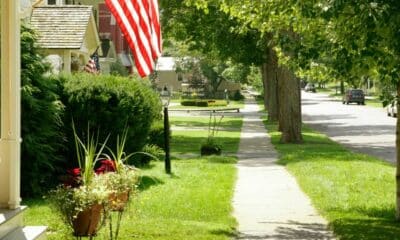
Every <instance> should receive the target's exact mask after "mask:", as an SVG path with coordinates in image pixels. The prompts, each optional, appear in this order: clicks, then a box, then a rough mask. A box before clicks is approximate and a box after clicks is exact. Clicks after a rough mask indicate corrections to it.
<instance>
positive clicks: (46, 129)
mask: <svg viewBox="0 0 400 240" xmlns="http://www.w3.org/2000/svg"><path fill="white" fill-rule="evenodd" d="M35 41H36V35H35V34H34V32H33V31H32V30H31V29H30V28H28V27H27V26H25V25H22V27H21V135H22V143H21V194H22V196H23V197H32V196H41V195H42V194H43V193H45V192H46V190H47V189H49V188H51V187H52V186H55V185H56V184H57V183H58V182H57V176H58V175H59V173H60V171H62V169H61V166H62V165H63V163H64V160H63V156H62V155H61V150H62V149H63V146H64V143H65V142H64V139H65V138H64V135H63V122H62V116H63V104H62V103H61V101H60V99H59V95H58V92H59V91H60V89H61V85H60V82H59V81H57V79H52V78H51V77H47V76H45V73H46V72H47V71H48V70H49V67H50V66H49V65H48V64H44V63H43V62H42V59H43V57H42V56H41V55H40V54H39V53H38V50H37V47H36V45H35Z"/></svg>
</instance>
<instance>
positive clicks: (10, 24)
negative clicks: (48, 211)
mask: <svg viewBox="0 0 400 240" xmlns="http://www.w3.org/2000/svg"><path fill="white" fill-rule="evenodd" d="M19 2H20V1H16V0H2V2H1V97H0V99H1V104H0V105H1V117H0V121H1V127H0V131H1V133H0V135H1V139H0V207H8V208H10V209H15V208H18V207H19V205H20V201H21V198H20V168H21V164H20V155H21V153H20V149H21V95H20V90H21V81H20V80H21V79H20V72H21V62H20V56H21V53H20V52H21V48H20V16H19Z"/></svg>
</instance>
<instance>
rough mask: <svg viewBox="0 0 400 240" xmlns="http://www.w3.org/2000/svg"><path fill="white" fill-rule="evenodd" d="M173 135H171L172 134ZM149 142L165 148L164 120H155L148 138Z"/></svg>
mask: <svg viewBox="0 0 400 240" xmlns="http://www.w3.org/2000/svg"><path fill="white" fill-rule="evenodd" d="M170 136H171V135H170ZM147 143H148V144H152V145H157V146H159V147H160V148H164V122H163V121H155V122H153V124H152V125H151V127H150V132H149V137H148V140H147Z"/></svg>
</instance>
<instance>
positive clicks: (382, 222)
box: [331, 218, 400, 240]
mask: <svg viewBox="0 0 400 240" xmlns="http://www.w3.org/2000/svg"><path fill="white" fill-rule="evenodd" d="M331 226H332V227H333V229H334V230H335V233H336V234H337V236H338V237H339V238H340V239H341V240H380V239H382V240H399V239H400V225H399V223H398V222H395V221H394V219H383V218H382V219H357V218H341V219H337V220H335V221H333V222H332V223H331Z"/></svg>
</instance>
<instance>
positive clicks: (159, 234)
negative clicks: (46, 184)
mask: <svg viewBox="0 0 400 240" xmlns="http://www.w3.org/2000/svg"><path fill="white" fill-rule="evenodd" d="M171 125H172V126H181V127H183V126H188V127H195V128H203V130H197V131H187V130H185V129H182V130H173V131H172V132H173V134H172V139H171V151H172V153H173V154H174V155H175V156H177V157H178V158H180V156H181V155H180V154H181V153H189V154H193V155H197V156H198V155H199V151H200V149H199V146H200V143H201V141H202V140H204V139H205V137H207V126H208V117H204V118H202V117H199V118H197V117H195V118H181V117H172V118H171ZM241 125H242V122H241V118H240V117H237V118H232V117H230V118H228V117H226V118H224V119H223V122H222V124H221V126H223V128H226V129H228V130H226V129H225V130H222V131H221V132H219V133H218V135H217V137H218V139H219V140H221V142H222V144H223V154H224V155H223V156H218V157H217V156H210V157H205V158H200V157H191V158H189V159H184V158H180V159H179V160H178V159H173V160H172V175H168V174H165V172H164V163H163V162H153V163H152V164H151V166H150V167H147V168H145V169H142V170H141V171H140V175H141V176H142V177H141V184H140V187H139V194H138V195H137V197H136V198H135V199H134V200H133V201H132V203H131V204H130V206H129V207H128V209H127V211H126V212H125V213H124V215H123V220H122V223H121V230H120V237H119V239H121V240H128V239H140V240H147V239H148V240H150V239H151V240H155V239H156V240H183V239H193V240H196V239H199V240H200V239H201V240H228V239H232V237H234V236H235V227H236V225H237V223H236V220H235V219H234V218H233V217H232V204H231V199H232V196H233V187H234V182H235V178H236V169H235V165H234V164H235V163H236V161H237V159H236V157H234V156H227V155H226V154H227V153H232V154H233V153H235V152H236V150H237V148H238V144H239V136H240V128H241ZM24 204H26V205H28V206H29V209H28V210H27V211H26V213H25V224H27V225H47V226H48V227H49V229H48V231H47V235H48V240H59V239H63V240H72V239H75V238H74V237H73V236H72V234H71V232H70V230H69V229H68V227H67V226H66V225H65V224H64V223H63V222H62V221H61V219H60V218H59V217H58V216H57V214H56V213H55V212H54V211H52V209H50V208H49V205H48V204H47V203H46V201H45V200H43V199H30V200H27V201H25V202H24ZM114 217H115V216H114ZM107 237H108V226H105V227H103V228H102V229H101V231H100V232H99V234H98V236H97V237H96V239H108V238H107Z"/></svg>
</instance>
